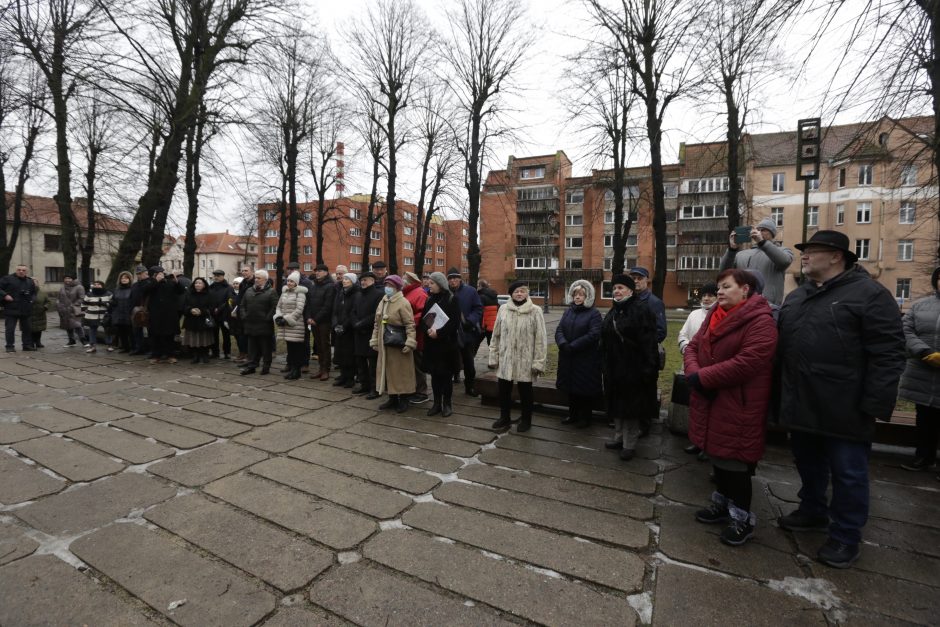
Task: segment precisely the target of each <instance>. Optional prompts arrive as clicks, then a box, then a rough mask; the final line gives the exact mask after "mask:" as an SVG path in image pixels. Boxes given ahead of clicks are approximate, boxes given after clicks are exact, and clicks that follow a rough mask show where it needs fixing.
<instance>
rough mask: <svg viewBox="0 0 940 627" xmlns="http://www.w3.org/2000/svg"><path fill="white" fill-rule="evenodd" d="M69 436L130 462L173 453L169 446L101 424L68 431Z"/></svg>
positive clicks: (145, 460)
mask: <svg viewBox="0 0 940 627" xmlns="http://www.w3.org/2000/svg"><path fill="white" fill-rule="evenodd" d="M69 437H70V438H72V439H73V440H77V441H79V442H81V443H83V444H87V445H88V446H90V447H92V448H96V449H98V450H99V451H104V452H105V453H107V454H108V455H113V456H114V457H119V458H121V459H123V460H126V461H128V462H130V463H132V464H146V463H147V462H152V461H153V460H155V459H160V458H161V457H169V456H171V455H173V454H174V451H173V449H171V448H168V447H166V446H160V445H159V444H154V443H153V442H148V441H147V440H145V439H144V438H142V437H140V436H136V435H131V434H130V433H127V432H126V431H120V430H118V429H113V428H111V427H105V426H103V425H102V426H95V427H85V428H84V429H78V430H76V431H70V432H69Z"/></svg>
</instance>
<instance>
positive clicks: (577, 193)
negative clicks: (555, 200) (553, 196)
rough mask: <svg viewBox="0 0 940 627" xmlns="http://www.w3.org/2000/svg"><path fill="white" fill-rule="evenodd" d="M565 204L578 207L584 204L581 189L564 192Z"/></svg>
mask: <svg viewBox="0 0 940 627" xmlns="http://www.w3.org/2000/svg"><path fill="white" fill-rule="evenodd" d="M565 202H566V203H567V204H569V205H579V204H581V203H583V202H584V190H583V189H569V190H568V191H566V192H565Z"/></svg>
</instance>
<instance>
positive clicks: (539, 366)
mask: <svg viewBox="0 0 940 627" xmlns="http://www.w3.org/2000/svg"><path fill="white" fill-rule="evenodd" d="M474 294H476V292H474ZM547 352H548V341H547V339H546V333H545V318H544V317H543V316H542V308H541V307H536V306H535V305H534V304H532V300H531V299H529V298H526V299H525V302H524V303H522V304H521V305H518V304H516V302H515V301H512V300H510V301H509V302H508V303H506V304H505V305H503V306H502V307H500V308H499V313H498V314H497V315H496V326H495V327H493V338H492V339H491V340H490V355H489V362H488V363H489V365H490V366H491V367H492V366H495V367H496V376H497V377H499V378H500V379H506V380H507V381H517V382H523V383H528V382H530V381H535V379H536V378H537V377H538V375H539V374H541V373H542V372H545V357H546V354H547Z"/></svg>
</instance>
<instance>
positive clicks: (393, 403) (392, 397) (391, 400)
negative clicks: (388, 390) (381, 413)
mask: <svg viewBox="0 0 940 627" xmlns="http://www.w3.org/2000/svg"><path fill="white" fill-rule="evenodd" d="M397 407H398V395H397V394H389V395H388V400H387V401H385V402H384V403H382V404H381V405H379V409H395V408H397Z"/></svg>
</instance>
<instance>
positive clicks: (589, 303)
mask: <svg viewBox="0 0 940 627" xmlns="http://www.w3.org/2000/svg"><path fill="white" fill-rule="evenodd" d="M579 289H580V290H584V306H585V307H587V308H589V309H590V308H591V307H593V306H594V286H593V285H591V283H590V281H585V280H584V279H578V280H577V281H575V282H574V283H572V284H571V287H569V288H568V300H567V302H568V303H573V302H574V292H575V290H579Z"/></svg>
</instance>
